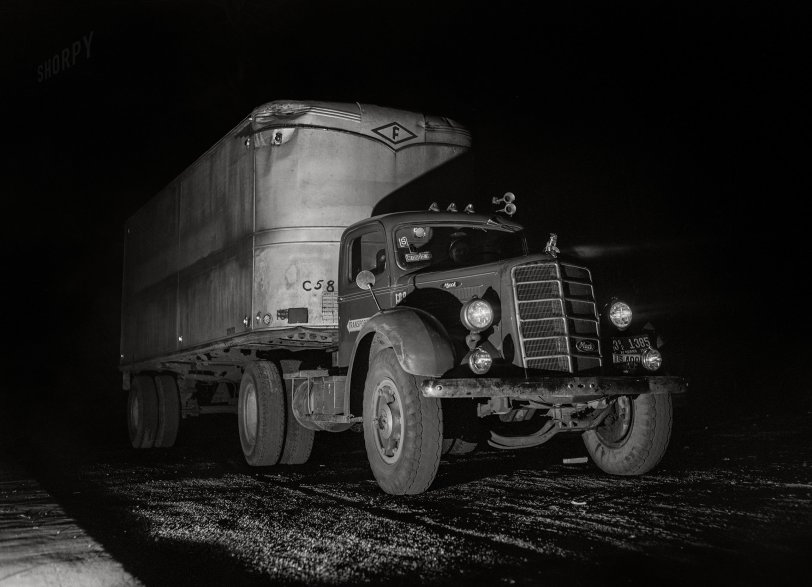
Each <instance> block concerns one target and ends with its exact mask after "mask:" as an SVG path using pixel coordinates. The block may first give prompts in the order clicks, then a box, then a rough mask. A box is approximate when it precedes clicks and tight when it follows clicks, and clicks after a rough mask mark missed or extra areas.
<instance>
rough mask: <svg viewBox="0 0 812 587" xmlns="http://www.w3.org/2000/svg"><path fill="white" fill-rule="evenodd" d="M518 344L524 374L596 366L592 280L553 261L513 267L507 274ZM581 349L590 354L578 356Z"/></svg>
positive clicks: (598, 358)
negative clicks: (510, 272)
mask: <svg viewBox="0 0 812 587" xmlns="http://www.w3.org/2000/svg"><path fill="white" fill-rule="evenodd" d="M512 277H513V292H514V302H515V304H516V318H517V324H518V325H519V342H520V345H521V351H522V359H523V363H524V366H525V367H526V368H528V369H541V370H545V371H565V372H569V373H574V372H579V371H586V370H588V369H593V368H596V367H600V365H601V354H600V343H599V339H600V334H599V331H598V313H597V307H596V305H595V294H594V291H593V289H592V277H591V275H590V273H589V271H588V270H587V269H584V268H582V267H576V266H574V265H569V264H566V263H561V262H559V261H553V262H546V261H545V262H540V263H528V264H526V265H517V266H516V267H514V268H513V271H512ZM581 340H588V341H591V342H592V343H593V344H592V345H582V347H584V348H591V349H594V351H589V352H586V351H579V350H577V345H578V343H579V341H581Z"/></svg>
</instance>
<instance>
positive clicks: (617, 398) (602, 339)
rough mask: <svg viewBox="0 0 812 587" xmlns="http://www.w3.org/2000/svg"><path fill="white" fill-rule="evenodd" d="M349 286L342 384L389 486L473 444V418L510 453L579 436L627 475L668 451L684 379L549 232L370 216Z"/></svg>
mask: <svg viewBox="0 0 812 587" xmlns="http://www.w3.org/2000/svg"><path fill="white" fill-rule="evenodd" d="M469 210H470V208H469ZM338 284H339V315H340V329H339V340H340V343H339V350H338V353H337V364H338V366H339V372H341V373H343V372H344V369H346V380H345V379H344V377H345V376H344V375H340V376H339V377H336V378H334V380H335V381H334V382H335V383H337V384H338V385H339V386H341V387H343V388H344V390H345V393H346V395H347V398H346V402H345V412H347V414H348V415H349V416H350V417H349V418H348V422H349V421H350V420H354V421H356V422H358V421H360V422H362V423H363V428H364V435H365V441H366V445H367V452H368V457H369V459H370V463H371V465H372V469H373V472H374V474H375V476H376V478H377V480H378V482H379V483H380V484H381V486H382V487H383V488H384V489H385V490H387V491H389V492H391V493H413V492H419V491H422V490H424V489H425V488H427V487H428V485H429V484H430V483H431V481H432V480H433V478H434V475H435V474H436V467H437V465H438V463H439V456H440V455H441V454H442V452H443V448H444V447H445V450H446V451H448V452H450V451H451V449H452V448H454V447H456V450H455V452H456V454H463V453H464V452H466V451H467V450H470V449H472V448H474V447H475V446H476V444H477V441H478V438H477V431H479V432H482V431H485V432H487V433H488V435H489V439H488V442H489V444H490V445H491V446H493V447H496V448H500V449H507V450H512V449H518V448H526V447H531V446H537V445H539V444H542V443H544V442H547V441H548V440H550V439H551V438H552V437H553V436H555V435H556V434H558V433H562V432H567V433H580V434H582V435H583V436H584V441H585V443H586V447H587V449H588V451H589V454H590V455H591V457H592V459H593V460H594V461H595V463H596V464H597V465H598V466H599V467H600V468H601V469H603V470H604V471H606V472H608V473H611V474H618V475H636V474H642V473H645V472H647V471H649V470H650V469H651V468H653V467H654V466H655V465H656V464H657V463H658V462H659V460H660V458H661V457H662V455H663V454H664V452H665V449H666V446H667V444H668V439H669V437H670V429H671V418H672V408H671V395H672V394H677V393H682V392H684V391H685V390H686V386H687V382H686V381H685V380H684V379H682V378H679V377H673V376H664V375H662V374H660V371H661V369H662V354H661V353H660V351H659V350H658V349H657V348H656V336H654V335H653V334H652V333H649V332H646V333H640V332H638V331H637V330H638V329H636V328H633V326H636V324H635V321H634V312H633V309H632V308H630V307H629V305H628V304H626V303H625V302H623V301H622V300H617V299H614V298H611V297H609V298H606V299H607V301H606V303H603V304H601V303H600V302H599V301H598V298H596V295H595V291H594V287H593V284H592V278H591V273H590V271H589V270H588V269H587V268H585V267H582V266H580V265H577V264H574V263H572V262H569V261H567V260H565V259H562V258H559V256H558V255H557V253H556V251H555V247H554V245H553V246H549V247H548V252H543V253H531V252H530V251H529V250H528V246H527V239H526V238H525V232H524V229H523V227H522V226H521V225H520V224H518V223H516V222H514V221H512V220H509V219H507V218H504V217H502V216H499V215H496V214H492V215H481V214H475V213H459V212H439V211H437V212H431V211H426V212H406V213H394V214H388V215H384V216H379V217H375V218H371V219H368V220H364V221H362V222H359V223H356V224H355V225H353V226H351V227H350V228H348V229H347V230H346V231H345V233H344V235H343V237H342V244H341V257H340V262H339V279H338ZM630 333H633V335H631V334H630ZM335 390H336V387H335V386H333V387H326V386H312V387H310V388H309V389H305V388H304V387H303V388H302V389H301V395H302V396H307V398H306V399H304V398H303V397H300V398H299V402H297V403H298V404H299V405H301V406H314V405H331V406H335V405H336V402H335V401H326V400H325V399H324V398H317V397H316V396H318V395H319V394H327V395H330V396H331V398H333V397H334V394H335ZM457 404H462V406H460V405H457ZM306 412H307V409H306V408H305V409H304V410H300V411H299V412H298V413H299V415H300V417H301V418H302V419H303V421H304V420H306V419H307V417H308V416H312V415H313V414H312V412H311V413H310V414H307V413H306ZM444 413H445V419H444ZM477 419H479V420H482V421H485V425H484V426H483V425H477V423H476V422H472V420H477ZM444 424H445V425H446V426H447V427H448V428H450V430H451V431H453V430H456V431H459V437H455V436H454V433H453V432H452V433H451V434H449V431H447V432H446V434H445V438H444V436H443V432H442V430H443V425H444ZM494 424H495V425H494ZM511 424H513V426H511ZM472 430H473V431H474V433H473V434H471V432H470V431H472ZM465 431H468V432H467V433H466V432H465Z"/></svg>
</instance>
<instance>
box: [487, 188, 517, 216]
mask: <svg viewBox="0 0 812 587" xmlns="http://www.w3.org/2000/svg"><path fill="white" fill-rule="evenodd" d="M515 199H516V196H514V195H513V192H505V195H504V196H502V197H501V198H493V199H492V200H491V201H492V202H493V204H494V206H498V205H499V204H501V203H503V202H504V204H505V207H504V208H502V209H501V210H497V212H504V213H505V214H507V215H508V216H513V215H514V214H515V213H516V204H514V203H513V201H514V200H515Z"/></svg>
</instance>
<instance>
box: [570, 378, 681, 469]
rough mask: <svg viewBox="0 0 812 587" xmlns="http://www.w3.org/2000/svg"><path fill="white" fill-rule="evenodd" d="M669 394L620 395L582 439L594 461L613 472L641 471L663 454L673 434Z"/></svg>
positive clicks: (653, 464) (655, 462)
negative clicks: (598, 424)
mask: <svg viewBox="0 0 812 587" xmlns="http://www.w3.org/2000/svg"><path fill="white" fill-rule="evenodd" d="M672 420H673V412H672V407H671V396H670V395H669V394H653V393H652V394H643V395H639V396H637V397H631V396H618V397H617V398H616V399H615V401H614V407H613V410H612V412H611V413H610V414H609V416H608V417H607V418H606V419H605V420H604V421H603V422H602V423H601V425H600V426H598V427H597V428H595V429H594V430H589V431H587V432H584V434H583V439H584V444H585V445H586V448H587V451H588V452H589V456H590V457H591V458H592V461H593V462H594V463H595V464H596V465H597V466H598V467H599V468H600V469H601V470H602V471H604V472H606V473H609V474H611V475H642V474H644V473H648V472H649V471H650V470H651V469H653V468H654V467H655V466H656V465H657V464H658V463H659V462H660V460H661V459H662V458H663V455H664V454H665V450H666V448H667V447H668V441H669V440H670V438H671V424H672Z"/></svg>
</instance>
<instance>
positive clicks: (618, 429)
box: [596, 395, 634, 447]
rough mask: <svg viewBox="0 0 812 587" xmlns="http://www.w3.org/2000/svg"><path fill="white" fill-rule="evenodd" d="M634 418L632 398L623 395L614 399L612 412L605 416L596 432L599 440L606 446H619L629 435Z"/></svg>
mask: <svg viewBox="0 0 812 587" xmlns="http://www.w3.org/2000/svg"><path fill="white" fill-rule="evenodd" d="M633 420H634V406H633V404H632V400H631V399H630V398H628V397H627V396H625V395H621V396H619V397H618V398H617V399H616V400H615V405H614V407H613V409H612V412H611V413H610V414H609V415H608V416H607V417H606V420H604V422H603V424H601V425H600V426H599V427H598V428H597V429H596V432H597V434H598V437H599V438H600V439H601V441H602V442H603V443H604V444H606V445H608V446H614V447H617V446H620V445H622V444H623V443H624V442H625V441H626V438H627V437H628V435H629V431H630V430H631V427H632V422H633Z"/></svg>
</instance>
